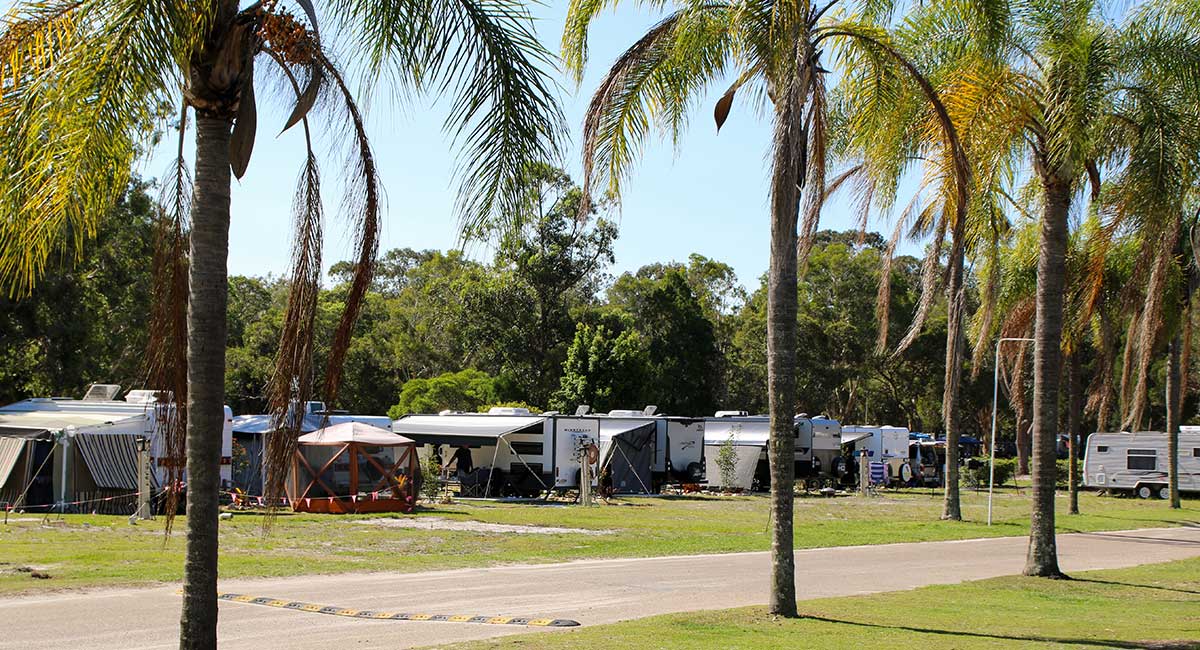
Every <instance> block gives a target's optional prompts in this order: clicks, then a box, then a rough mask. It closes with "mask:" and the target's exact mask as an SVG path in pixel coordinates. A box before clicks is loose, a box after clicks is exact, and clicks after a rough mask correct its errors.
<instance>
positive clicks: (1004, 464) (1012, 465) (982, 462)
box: [962, 456, 1017, 487]
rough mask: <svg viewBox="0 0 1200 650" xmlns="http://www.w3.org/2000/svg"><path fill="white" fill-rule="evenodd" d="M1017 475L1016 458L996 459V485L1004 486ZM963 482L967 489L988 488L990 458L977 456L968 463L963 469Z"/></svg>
mask: <svg viewBox="0 0 1200 650" xmlns="http://www.w3.org/2000/svg"><path fill="white" fill-rule="evenodd" d="M1016 473H1017V459H1016V458H997V459H996V485H1004V484H1005V483H1008V482H1009V481H1011V480H1012V478H1013V476H1014V475H1015V474H1016ZM962 476H963V481H964V482H965V483H966V485H967V487H987V482H988V457H987V456H977V457H975V458H971V459H969V460H968V461H967V464H966V465H965V466H963V468H962Z"/></svg>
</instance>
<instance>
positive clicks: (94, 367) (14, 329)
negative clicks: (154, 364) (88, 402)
mask: <svg viewBox="0 0 1200 650" xmlns="http://www.w3.org/2000/svg"><path fill="white" fill-rule="evenodd" d="M149 190H151V186H150V184H149V183H147V182H144V181H141V180H138V179H133V180H132V181H131V182H130V184H129V186H128V187H127V188H126V189H125V191H124V192H123V193H122V194H121V196H120V198H119V199H118V200H117V202H116V203H115V204H114V205H113V206H112V207H111V208H109V209H108V210H106V211H105V213H104V214H103V215H101V217H100V219H99V222H98V223H97V227H96V238H95V240H94V241H93V243H92V246H91V252H90V254H89V255H88V256H87V257H86V258H84V259H81V260H80V261H79V262H78V263H72V262H71V261H70V260H53V261H51V262H50V263H48V264H47V266H46V269H45V270H46V274H45V275H44V276H43V277H42V280H41V282H40V283H39V285H38V290H37V292H35V293H33V294H31V295H28V296H23V297H21V296H18V297H16V298H10V297H7V296H3V295H0V403H5V404H7V403H9V402H15V401H17V400H19V399H24V398H26V397H30V396H48V395H52V396H59V395H64V396H75V397H78V396H79V395H82V394H83V392H84V390H86V388H87V384H89V383H92V382H101V383H116V384H120V385H122V386H125V387H131V386H134V387H136V386H137V385H138V382H139V381H140V380H141V372H142V368H141V359H142V351H143V350H144V349H145V346H146V328H145V322H144V319H142V318H138V317H136V316H134V315H136V314H144V313H146V311H148V309H149V304H150V297H149V294H150V286H151V284H152V279H151V273H150V260H151V259H152V257H153V254H154V231H155V221H156V216H157V212H156V209H155V205H154V201H153V199H152V198H151V196H150V194H149Z"/></svg>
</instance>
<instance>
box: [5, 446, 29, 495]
mask: <svg viewBox="0 0 1200 650" xmlns="http://www.w3.org/2000/svg"><path fill="white" fill-rule="evenodd" d="M24 451H25V440H24V439H22V438H0V487H4V483H5V482H6V481H8V475H9V474H11V473H12V470H13V468H14V467H16V466H17V461H19V460H21V454H22V453H23V452H24Z"/></svg>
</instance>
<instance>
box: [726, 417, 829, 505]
mask: <svg viewBox="0 0 1200 650" xmlns="http://www.w3.org/2000/svg"><path fill="white" fill-rule="evenodd" d="M793 424H794V427H793V431H794V435H795V438H796V442H795V457H794V459H793V461H794V462H795V471H796V479H797V480H801V481H804V482H805V485H806V486H818V485H821V484H824V483H827V482H829V481H830V480H831V475H830V474H829V472H830V471H832V468H833V467H834V464H835V460H836V459H837V457H838V453H839V449H840V444H841V443H840V440H841V437H840V436H841V425H840V424H839V423H838V422H837V420H830V419H828V418H824V417H815V418H809V417H805V416H802V415H801V416H796V417H795V418H794V420H793ZM770 434H771V419H770V418H769V417H767V416H765V415H754V416H751V415H745V414H744V413H742V412H731V411H720V412H718V413H717V416H716V417H712V418H705V420H704V446H705V451H704V455H705V460H706V463H707V469H706V476H707V479H708V485H709V486H711V487H717V486H720V487H736V488H741V489H743V490H751V489H754V488H755V487H758V488H762V489H765V488H766V487H767V486H768V485H770V459H769V453H768V446H769V442H770ZM726 441H732V444H733V448H734V453H735V454H736V456H737V463H736V465H737V470H736V471H735V475H736V478H735V479H734V484H733V485H728V486H722V485H721V483H720V482H721V480H722V479H721V473H720V469H719V468H718V465H717V458H718V454H719V453H720V451H721V447H722V446H723V445H724V444H725V443H726Z"/></svg>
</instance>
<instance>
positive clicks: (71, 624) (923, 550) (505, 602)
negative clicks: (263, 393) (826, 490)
mask: <svg viewBox="0 0 1200 650" xmlns="http://www.w3.org/2000/svg"><path fill="white" fill-rule="evenodd" d="M1025 547H1026V539H1025V538H1015V537H1010V538H1001V539H982V540H965V541H953V542H925V543H918V544H889V545H883V546H856V547H846V548H828V549H811V550H805V551H799V552H797V553H796V566H797V585H798V589H799V592H800V597H801V598H821V597H825V596H845V595H852V594H864V593H874V592H880V591H894V590H901V589H909V588H912V587H918V586H921V585H929V584H945V583H955V582H961V581H964V580H975V579H980V578H988V577H994V576H999V575H1010V574H1015V573H1019V572H1020V570H1021V567H1022V566H1023V564H1024V557H1025ZM1195 556H1200V528H1159V529H1145V530H1134V531H1121V532H1110V533H1090V534H1071V535H1060V536H1059V560H1060V564H1061V566H1062V568H1063V569H1064V570H1065V571H1068V572H1070V571H1081V570H1085V569H1100V568H1120V567H1127V566H1133V565H1137V564H1146V563H1151V562H1165V561H1168V560H1175V559H1181V558H1187V557H1195ZM768 563H769V559H768V556H767V554H766V553H737V554H730V555H707V556H690V557H670V558H647V559H626V560H594V561H580V562H569V563H566V564H552V565H535V566H509V567H497V568H490V569H464V570H454V571H436V572H430V573H416V574H411V573H410V574H400V573H375V574H350V575H334V576H305V577H296V578H280V579H254V580H227V581H223V582H222V583H221V590H222V591H228V592H237V593H244V594H251V595H254V596H269V597H273V598H281V599H288V600H302V601H307V602H314V603H321V604H329V605H338V606H342V607H350V608H359V609H373V610H391V611H405V612H416V613H421V612H425V613H430V614H451V615H455V614H469V615H481V614H486V615H507V616H532V617H549V618H571V619H576V620H578V621H580V622H581V623H582V624H584V625H592V624H597V623H608V622H612V621H619V620H624V619H631V618H640V617H644V616H651V615H654V614H662V613H667V612H679V611H692V610H703V609H718V608H724V607H736V606H743V605H754V604H760V603H763V602H765V600H766V591H767V568H768ZM179 600H180V599H179V596H177V595H176V588H175V587H161V588H153V589H122V590H100V591H92V592H82V593H81V592H76V593H65V594H52V595H42V596H32V597H24V598H10V599H0V649H4V650H8V649H13V650H16V649H18V648H20V649H21V650H26V649H30V648H54V649H56V650H58V649H61V648H81V649H82V648H88V649H96V650H107V649H112V650H141V649H150V648H154V649H160V648H161V649H166V648H173V647H175V643H176V638H177V637H176V635H177V629H178V628H177V621H178V616H179ZM220 626H221V627H220V636H221V647H222V648H238V649H241V648H247V649H252V650H303V649H313V650H328V649H329V648H334V647H336V648H347V647H359V648H409V647H418V646H425V645H434V644H443V643H449V642H452V641H461V640H468V639H479V638H484V637H491V636H500V635H503V634H515V633H521V632H526V631H529V630H530V629H531V628H524V627H513V626H497V625H480V624H466V623H429V622H411V621H373V620H363V619H353V618H343V617H339V616H329V615H322V614H314V613H307V612H298V611H290V610H284V609H272V608H269V607H262V606H257V605H246V604H240V603H222V604H221V614H220Z"/></svg>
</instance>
